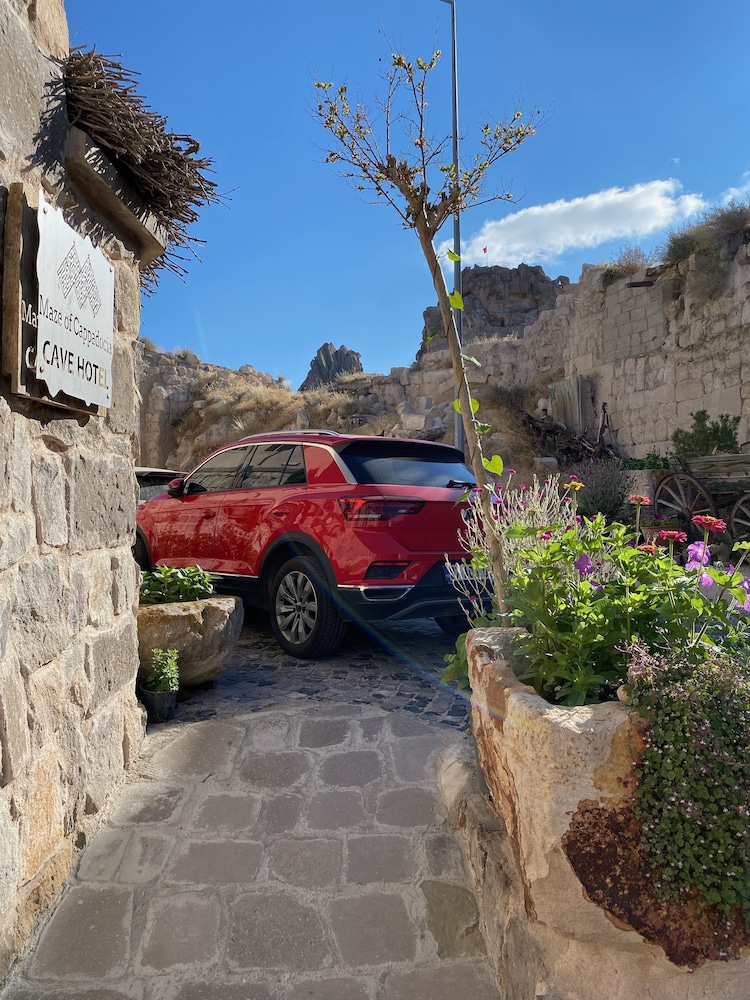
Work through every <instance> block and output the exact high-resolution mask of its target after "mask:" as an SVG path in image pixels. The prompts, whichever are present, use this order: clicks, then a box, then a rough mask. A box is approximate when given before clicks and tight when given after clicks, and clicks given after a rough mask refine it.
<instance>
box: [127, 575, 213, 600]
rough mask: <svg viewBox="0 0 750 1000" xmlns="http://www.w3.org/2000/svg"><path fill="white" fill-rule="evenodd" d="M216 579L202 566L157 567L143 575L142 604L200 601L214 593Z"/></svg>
mask: <svg viewBox="0 0 750 1000" xmlns="http://www.w3.org/2000/svg"><path fill="white" fill-rule="evenodd" d="M215 579H216V578H215V577H214V576H213V575H212V574H211V573H207V572H206V571H205V570H204V569H201V568H200V566H183V567H174V566H157V567H156V569H153V570H147V571H144V572H143V573H142V574H141V590H140V602H141V604H172V603H174V602H178V601H199V600H201V599H202V598H205V597H210V596H211V594H213V592H214V584H213V581H214V580H215Z"/></svg>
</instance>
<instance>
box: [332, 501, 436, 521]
mask: <svg viewBox="0 0 750 1000" xmlns="http://www.w3.org/2000/svg"><path fill="white" fill-rule="evenodd" d="M339 507H340V508H341V513H342V514H343V515H344V517H345V518H346V520H347V521H390V520H391V518H393V517H400V516H401V515H402V514H418V513H419V512H420V510H421V509H422V508H423V507H424V500H399V499H398V498H397V497H389V498H388V499H384V498H383V497H371V498H369V499H367V498H364V497H363V498H358V499H347V500H339Z"/></svg>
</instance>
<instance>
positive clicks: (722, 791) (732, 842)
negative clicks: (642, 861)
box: [628, 646, 750, 924]
mask: <svg viewBox="0 0 750 1000" xmlns="http://www.w3.org/2000/svg"><path fill="white" fill-rule="evenodd" d="M628 694H629V697H630V701H631V703H632V704H633V705H634V706H635V707H636V708H638V710H639V711H640V712H641V714H642V715H644V716H645V718H646V720H647V721H648V729H647V730H646V733H645V747H644V750H643V752H642V753H641V755H640V759H639V761H638V764H637V768H636V777H637V779H638V783H637V787H636V793H635V794H636V815H637V816H638V818H639V819H640V821H641V823H642V825H643V832H642V840H641V846H642V850H643V854H644V857H645V858H646V859H647V861H648V863H649V864H650V866H651V867H652V869H653V881H652V885H653V887H654V891H655V894H656V896H657V898H661V899H663V900H664V901H672V902H675V901H676V902H684V901H685V900H689V899H691V898H692V897H695V896H696V895H697V897H698V899H699V900H700V901H701V903H707V904H709V905H710V906H711V907H715V908H716V911H718V916H717V924H721V923H723V921H724V920H725V919H726V918H728V917H731V916H735V917H739V918H742V917H744V919H745V920H747V919H748V916H750V853H749V850H748V847H749V845H750V676H749V674H748V662H747V651H745V655H744V656H737V655H736V654H731V653H728V652H727V651H723V652H722V651H721V650H716V651H715V653H714V654H713V655H712V656H711V657H710V658H708V659H707V660H704V661H702V662H698V663H695V662H691V661H690V660H688V659H685V658H684V657H682V656H680V655H679V654H676V655H673V656H669V655H651V654H649V653H648V651H647V650H645V649H644V648H643V647H642V646H636V647H635V648H634V649H633V651H632V652H631V658H630V667H629V671H628Z"/></svg>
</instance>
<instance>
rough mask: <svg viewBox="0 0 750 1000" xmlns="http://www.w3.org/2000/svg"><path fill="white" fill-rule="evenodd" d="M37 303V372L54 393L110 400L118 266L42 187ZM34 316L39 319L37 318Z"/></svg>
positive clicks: (89, 401)
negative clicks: (72, 224)
mask: <svg viewBox="0 0 750 1000" xmlns="http://www.w3.org/2000/svg"><path fill="white" fill-rule="evenodd" d="M37 214H38V222H39V253H38V254H37V278H38V281H39V306H38V310H37V314H36V317H33V316H31V317H24V319H29V320H31V322H32V324H33V325H35V326H36V328H37V346H36V376H37V378H39V379H42V380H43V381H44V382H46V383H47V387H48V388H49V393H50V396H51V397H54V396H56V395H57V394H58V393H59V392H64V393H66V394H67V395H68V396H71V397H73V398H74V399H82V400H83V401H84V402H85V403H86V404H87V405H95V406H102V407H109V406H110V405H111V402H112V351H113V341H114V319H113V317H114V302H115V279H114V268H113V267H112V265H111V264H110V262H109V261H108V260H107V258H106V257H105V256H104V254H103V253H102V252H101V250H98V249H97V248H96V247H95V246H94V245H93V244H92V242H91V240H90V239H89V238H88V237H82V236H79V234H78V233H77V232H76V231H75V230H74V229H71V227H70V226H69V225H68V224H67V223H66V222H65V220H64V219H63V215H62V212H61V211H59V210H58V209H56V208H55V207H54V206H53V205H49V204H47V202H46V201H45V200H44V195H43V193H42V192H41V191H40V192H39V209H38V213H37ZM34 319H36V323H34Z"/></svg>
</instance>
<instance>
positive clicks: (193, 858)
mask: <svg viewBox="0 0 750 1000" xmlns="http://www.w3.org/2000/svg"><path fill="white" fill-rule="evenodd" d="M262 856H263V845H262V844H261V843H259V842H258V841H255V840H200V841H192V842H190V843H188V844H187V845H186V846H185V847H184V849H183V850H182V851H181V853H180V854H178V855H177V856H176V857H175V858H173V860H172V861H171V863H170V865H169V867H168V868H167V870H166V872H165V877H166V879H167V881H168V882H185V883H191V884H193V885H229V884H232V883H238V884H243V885H244V884H247V883H248V882H252V881H253V880H254V878H255V876H256V875H257V873H258V868H259V867H260V861H261V858H262Z"/></svg>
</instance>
